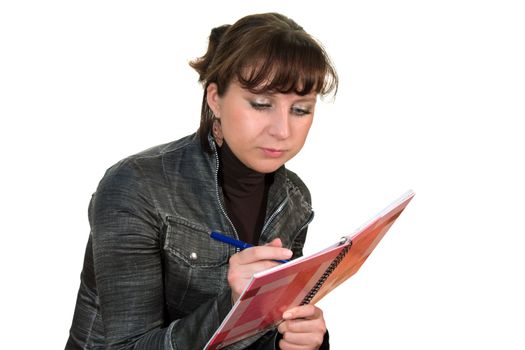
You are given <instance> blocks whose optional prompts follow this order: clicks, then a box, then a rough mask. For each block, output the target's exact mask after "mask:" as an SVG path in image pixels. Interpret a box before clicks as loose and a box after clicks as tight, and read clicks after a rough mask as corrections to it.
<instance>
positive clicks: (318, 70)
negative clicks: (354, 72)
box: [236, 32, 337, 96]
mask: <svg viewBox="0 0 525 350" xmlns="http://www.w3.org/2000/svg"><path fill="white" fill-rule="evenodd" d="M294 34H295V35H289V33H282V32H281V33H277V34H276V35H274V36H273V37H272V38H271V40H266V41H265V45H264V46H263V47H261V46H260V45H257V43H254V45H250V46H251V47H250V49H251V50H249V52H248V53H247V54H246V55H245V56H244V57H242V58H239V62H237V63H238V64H237V67H240V69H239V70H238V71H237V72H236V78H237V81H238V82H239V83H240V85H241V86H242V87H243V88H245V89H247V90H249V91H251V92H253V93H268V92H269V93H291V92H294V93H296V94H298V95H301V96H304V95H308V94H310V93H311V92H316V93H318V94H320V95H322V96H324V95H327V94H329V93H331V92H334V94H335V92H336V90H337V76H336V73H335V69H334V68H333V66H332V64H331V62H330V60H329V58H328V56H327V55H326V54H325V52H324V50H323V48H322V47H321V46H320V45H314V44H316V43H315V42H314V44H312V41H313V40H312V38H311V37H303V36H298V35H297V32H295V33H294Z"/></svg>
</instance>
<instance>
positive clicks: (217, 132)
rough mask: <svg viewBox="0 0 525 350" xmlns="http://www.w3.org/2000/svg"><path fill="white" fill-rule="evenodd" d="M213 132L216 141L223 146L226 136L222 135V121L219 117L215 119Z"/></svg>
mask: <svg viewBox="0 0 525 350" xmlns="http://www.w3.org/2000/svg"><path fill="white" fill-rule="evenodd" d="M212 133H213V138H214V139H215V143H216V144H217V145H218V146H219V147H221V146H222V143H223V142H224V136H223V135H222V126H221V121H220V120H219V119H217V118H215V119H214V120H213V126H212Z"/></svg>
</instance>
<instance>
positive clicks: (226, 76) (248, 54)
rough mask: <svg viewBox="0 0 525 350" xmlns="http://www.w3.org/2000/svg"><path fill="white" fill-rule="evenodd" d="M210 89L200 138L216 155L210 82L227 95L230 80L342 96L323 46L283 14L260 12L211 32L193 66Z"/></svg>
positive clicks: (256, 87)
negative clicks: (210, 137) (212, 144)
mask: <svg viewBox="0 0 525 350" xmlns="http://www.w3.org/2000/svg"><path fill="white" fill-rule="evenodd" d="M190 66H191V67H193V68H194V69H195V70H196V71H197V72H198V73H199V82H200V83H202V84H203V86H204V96H203V100H202V110H201V123H200V127H199V136H200V139H201V143H202V146H203V147H204V149H205V150H207V151H210V147H209V143H208V134H209V131H210V129H211V127H212V124H213V119H214V115H213V112H212V111H211V109H210V108H209V106H208V103H207V101H206V90H207V87H208V85H209V84H210V83H215V84H217V90H218V94H219V96H222V95H223V94H224V93H225V92H226V90H227V88H228V86H229V84H230V82H231V81H232V80H233V79H236V80H237V81H238V82H239V83H240V85H241V86H242V87H243V88H245V89H248V90H250V91H252V92H254V93H264V92H280V93H290V92H295V93H297V94H298V95H307V94H309V93H310V92H311V91H316V92H317V93H319V94H321V95H322V96H325V95H327V94H329V93H331V92H333V93H334V95H335V94H336V92H337V85H338V78H337V73H336V71H335V68H334V67H333V65H332V63H331V62H330V59H329V57H328V55H327V54H326V52H325V50H324V48H323V47H322V45H321V44H320V43H319V42H317V40H315V39H314V38H313V37H311V36H310V35H309V34H308V33H306V32H305V31H304V30H303V28H302V27H301V26H299V25H298V24H297V23H295V22H294V21H293V20H292V19H290V18H288V17H285V16H283V15H281V14H278V13H264V14H255V15H250V16H246V17H243V18H241V19H240V20H238V21H237V22H236V23H235V24H233V25H223V26H220V27H217V28H214V29H213V30H212V31H211V34H210V38H209V44H208V50H207V52H206V54H205V55H204V56H202V57H200V58H197V59H195V60H193V61H191V62H190Z"/></svg>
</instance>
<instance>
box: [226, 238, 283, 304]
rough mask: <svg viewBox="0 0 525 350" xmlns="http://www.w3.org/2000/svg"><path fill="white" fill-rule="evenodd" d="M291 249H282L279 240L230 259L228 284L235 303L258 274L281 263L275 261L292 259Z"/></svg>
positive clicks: (247, 250) (237, 254)
mask: <svg viewBox="0 0 525 350" xmlns="http://www.w3.org/2000/svg"><path fill="white" fill-rule="evenodd" d="M292 254H293V253H292V251H291V250H290V249H286V248H282V242H281V240H280V239H279V238H276V239H274V240H273V241H271V242H270V243H268V244H266V245H264V246H256V247H252V248H248V249H245V250H243V251H240V252H238V253H235V254H234V255H232V256H231V257H230V266H229V268H228V284H229V285H230V288H231V290H232V300H233V302H235V301H236V300H237V299H238V298H239V296H240V295H241V293H242V291H243V290H244V288H245V287H246V285H247V284H248V282H249V281H250V279H251V278H252V276H253V274H254V273H256V272H260V271H264V270H266V269H269V268H271V267H274V266H276V265H278V264H279V263H278V262H276V261H274V260H285V259H290V258H291V257H292Z"/></svg>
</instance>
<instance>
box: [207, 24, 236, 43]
mask: <svg viewBox="0 0 525 350" xmlns="http://www.w3.org/2000/svg"><path fill="white" fill-rule="evenodd" d="M230 27H231V25H230V24H223V25H222V26H220V27H216V28H213V29H212V30H211V33H210V41H212V42H213V43H214V44H215V45H218V44H219V42H220V41H221V38H222V36H223V35H224V33H225V32H226V31H227V30H228V28H230Z"/></svg>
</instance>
